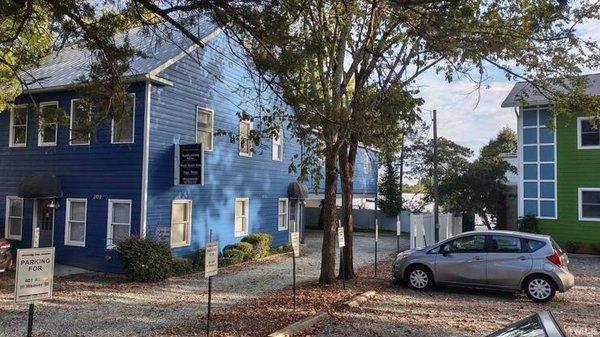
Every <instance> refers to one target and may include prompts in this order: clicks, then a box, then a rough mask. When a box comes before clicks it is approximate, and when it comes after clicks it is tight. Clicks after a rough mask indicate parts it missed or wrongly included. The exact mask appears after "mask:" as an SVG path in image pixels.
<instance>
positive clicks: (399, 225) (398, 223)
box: [396, 216, 402, 236]
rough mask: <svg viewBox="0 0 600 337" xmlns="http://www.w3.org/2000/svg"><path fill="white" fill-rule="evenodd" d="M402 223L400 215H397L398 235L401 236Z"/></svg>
mask: <svg viewBox="0 0 600 337" xmlns="http://www.w3.org/2000/svg"><path fill="white" fill-rule="evenodd" d="M400 227H401V223H400V216H397V217H396V235H397V236H400V231H401V230H402V229H401V228H400Z"/></svg>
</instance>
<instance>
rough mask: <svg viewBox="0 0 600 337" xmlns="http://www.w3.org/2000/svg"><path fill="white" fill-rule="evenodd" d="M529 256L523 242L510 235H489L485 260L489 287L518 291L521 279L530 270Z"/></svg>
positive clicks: (530, 261) (531, 264)
mask: <svg viewBox="0 0 600 337" xmlns="http://www.w3.org/2000/svg"><path fill="white" fill-rule="evenodd" d="M532 266H533V260H532V258H531V254H530V253H528V252H527V250H526V249H524V247H523V240H521V238H519V237H516V236H512V235H491V236H490V245H489V250H488V259H487V276H488V283H489V285H490V286H491V287H496V288H504V289H515V290H517V289H519V288H520V285H521V279H522V278H523V277H524V276H525V275H526V274H527V273H528V272H529V271H530V270H531V268H532Z"/></svg>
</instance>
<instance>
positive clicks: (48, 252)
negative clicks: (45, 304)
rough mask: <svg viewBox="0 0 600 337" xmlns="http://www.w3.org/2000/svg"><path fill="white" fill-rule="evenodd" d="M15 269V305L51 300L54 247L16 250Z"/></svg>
mask: <svg viewBox="0 0 600 337" xmlns="http://www.w3.org/2000/svg"><path fill="white" fill-rule="evenodd" d="M16 268H17V272H16V277H15V302H16V303H32V302H34V301H37V300H45V299H50V298H52V282H53V280H54V247H50V248H30V249H19V250H17V261H16Z"/></svg>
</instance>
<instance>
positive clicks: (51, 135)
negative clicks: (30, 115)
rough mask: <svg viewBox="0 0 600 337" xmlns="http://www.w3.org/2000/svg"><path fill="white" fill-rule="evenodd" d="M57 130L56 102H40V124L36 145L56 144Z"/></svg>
mask: <svg viewBox="0 0 600 337" xmlns="http://www.w3.org/2000/svg"><path fill="white" fill-rule="evenodd" d="M57 132H58V103H57V102H44V103H41V104H40V126H39V131H38V146H56V135H57Z"/></svg>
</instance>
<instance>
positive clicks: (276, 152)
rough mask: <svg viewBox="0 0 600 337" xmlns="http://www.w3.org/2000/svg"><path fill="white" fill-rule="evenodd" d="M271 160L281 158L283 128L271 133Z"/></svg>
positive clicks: (280, 159)
mask: <svg viewBox="0 0 600 337" xmlns="http://www.w3.org/2000/svg"><path fill="white" fill-rule="evenodd" d="M273 160H277V161H282V160H283V129H279V131H277V134H276V135H273Z"/></svg>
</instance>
